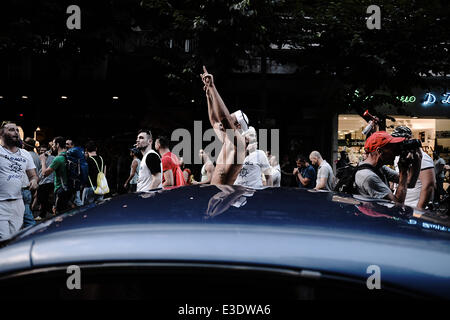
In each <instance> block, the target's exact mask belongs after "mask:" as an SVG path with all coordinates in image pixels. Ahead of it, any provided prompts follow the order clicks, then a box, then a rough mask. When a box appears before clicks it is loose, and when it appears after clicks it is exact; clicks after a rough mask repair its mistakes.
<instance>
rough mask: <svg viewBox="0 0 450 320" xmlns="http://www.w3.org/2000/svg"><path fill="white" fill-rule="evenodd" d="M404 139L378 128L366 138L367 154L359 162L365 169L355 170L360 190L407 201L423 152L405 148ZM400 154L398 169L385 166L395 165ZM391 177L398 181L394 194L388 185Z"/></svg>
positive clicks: (398, 201)
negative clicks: (405, 149) (408, 190)
mask: <svg viewBox="0 0 450 320" xmlns="http://www.w3.org/2000/svg"><path fill="white" fill-rule="evenodd" d="M404 141H405V138H403V137H393V136H391V135H390V134H389V133H387V132H385V131H377V132H375V133H373V134H372V135H371V136H370V137H369V138H368V139H367V140H366V143H365V145H364V149H365V151H366V155H367V158H366V160H365V161H363V162H362V163H361V164H360V166H364V169H361V170H357V171H356V174H355V184H356V187H357V189H358V192H359V194H361V195H366V196H369V197H372V198H378V199H387V200H391V201H394V202H396V203H400V204H403V203H404V202H405V197H406V193H407V188H408V187H410V188H412V187H413V186H414V185H415V184H416V181H417V178H418V175H419V172H420V171H419V170H420V164H421V161H422V153H421V152H420V151H419V150H418V149H414V150H411V151H410V152H402V150H404V148H403V147H402V144H403V143H404ZM397 155H400V159H399V162H398V168H399V172H398V173H397V172H396V171H395V170H392V169H390V168H388V167H387V166H386V165H393V164H394V160H395V156H397ZM389 181H392V182H395V183H397V184H398V188H397V190H396V191H395V194H394V193H392V191H391V189H390V188H389Z"/></svg>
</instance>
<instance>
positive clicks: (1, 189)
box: [0, 122, 39, 240]
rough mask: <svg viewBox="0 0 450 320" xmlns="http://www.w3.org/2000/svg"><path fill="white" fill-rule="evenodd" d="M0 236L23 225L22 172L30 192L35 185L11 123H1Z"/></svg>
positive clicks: (5, 236) (30, 162) (31, 166)
mask: <svg viewBox="0 0 450 320" xmlns="http://www.w3.org/2000/svg"><path fill="white" fill-rule="evenodd" d="M0 137H1V146H0V239H1V240H4V239H8V238H10V237H11V236H12V235H13V234H14V233H15V232H17V231H18V230H19V229H20V228H21V227H22V224H23V215H24V212H25V206H24V203H23V199H22V183H23V181H24V180H25V175H26V176H27V178H28V180H29V181H30V184H29V188H30V190H31V191H32V192H33V191H34V190H36V189H37V187H38V181H39V178H38V176H37V174H36V166H35V165H34V162H33V159H32V158H31V155H30V154H29V153H28V152H27V151H25V150H24V149H21V148H19V145H20V140H19V129H18V128H17V126H16V124H14V123H8V122H6V123H2V125H1V127H0Z"/></svg>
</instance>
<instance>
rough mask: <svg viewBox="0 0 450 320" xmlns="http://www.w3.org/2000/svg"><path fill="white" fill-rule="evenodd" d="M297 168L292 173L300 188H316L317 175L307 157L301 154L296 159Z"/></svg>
mask: <svg viewBox="0 0 450 320" xmlns="http://www.w3.org/2000/svg"><path fill="white" fill-rule="evenodd" d="M296 163H297V168H295V169H294V171H293V172H292V173H293V175H294V176H295V178H296V179H297V183H298V187H299V188H305V189H313V188H314V187H315V186H316V179H317V174H316V170H315V169H314V167H313V166H312V165H311V164H310V163H309V162H308V159H306V157H305V156H303V155H301V154H299V155H297V159H296Z"/></svg>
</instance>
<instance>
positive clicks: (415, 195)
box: [391, 126, 436, 209]
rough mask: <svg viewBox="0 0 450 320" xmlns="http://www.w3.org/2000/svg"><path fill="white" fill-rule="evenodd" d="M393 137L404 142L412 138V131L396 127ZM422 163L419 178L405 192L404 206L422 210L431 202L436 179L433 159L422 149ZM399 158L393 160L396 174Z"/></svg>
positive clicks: (403, 127) (404, 127)
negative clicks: (399, 138) (403, 139)
mask: <svg viewBox="0 0 450 320" xmlns="http://www.w3.org/2000/svg"><path fill="white" fill-rule="evenodd" d="M391 135H392V136H393V137H403V138H405V139H406V140H409V139H411V138H412V131H411V129H409V128H408V127H406V126H398V127H397V128H395V130H394V132H393V133H392V134H391ZM420 151H421V152H422V163H421V167H420V173H419V178H418V179H417V182H416V185H415V186H414V187H413V188H408V190H407V192H406V198H405V205H407V206H411V207H417V208H419V209H424V208H425V207H426V205H427V204H428V202H430V201H432V200H433V193H434V188H435V186H436V179H435V174H434V163H433V159H431V157H430V156H429V155H428V154H426V153H425V152H424V151H423V150H422V149H421V150H420ZM398 161H399V157H398V156H397V157H396V158H395V170H396V171H397V172H398V171H399V169H398V165H397V164H398Z"/></svg>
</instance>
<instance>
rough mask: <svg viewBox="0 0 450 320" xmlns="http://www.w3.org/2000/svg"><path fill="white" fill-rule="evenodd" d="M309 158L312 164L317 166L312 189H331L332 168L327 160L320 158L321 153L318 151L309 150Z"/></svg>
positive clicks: (332, 185) (332, 180)
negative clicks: (314, 185) (314, 184)
mask: <svg viewBox="0 0 450 320" xmlns="http://www.w3.org/2000/svg"><path fill="white" fill-rule="evenodd" d="M309 160H311V164H312V165H315V166H318V169H317V180H316V187H315V188H314V189H316V190H328V191H333V188H334V173H333V168H331V166H330V165H329V164H328V162H327V161H326V160H324V159H323V158H322V155H321V154H320V153H319V152H318V151H313V152H311V154H310V155H309Z"/></svg>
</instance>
